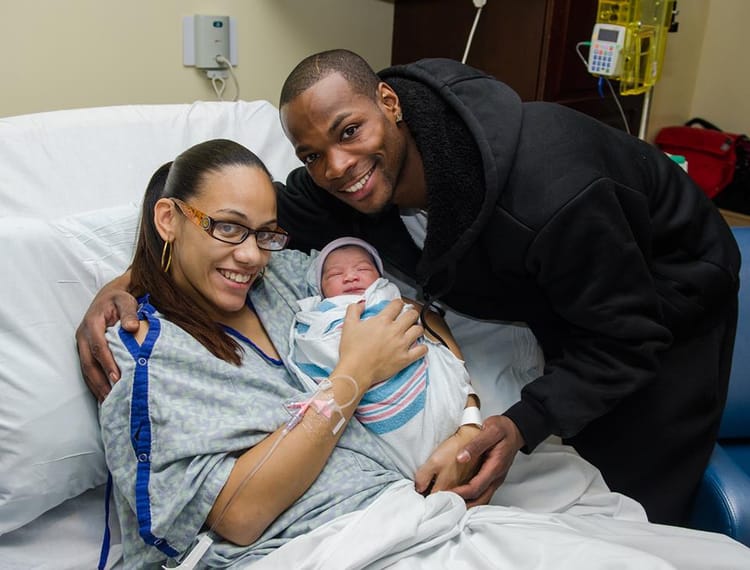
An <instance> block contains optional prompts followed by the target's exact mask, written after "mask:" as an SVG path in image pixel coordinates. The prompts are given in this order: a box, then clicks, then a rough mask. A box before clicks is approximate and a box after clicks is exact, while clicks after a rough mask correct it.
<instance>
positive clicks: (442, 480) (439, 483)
mask: <svg viewBox="0 0 750 570" xmlns="http://www.w3.org/2000/svg"><path fill="white" fill-rule="evenodd" d="M479 433H480V430H479V428H478V427H476V426H473V425H466V426H461V427H459V428H458V430H457V431H456V433H455V434H453V435H452V436H451V437H449V438H448V439H446V440H445V441H444V442H443V443H441V444H440V445H439V446H438V447H437V448H436V449H435V451H433V452H432V454H431V455H430V457H428V458H427V461H425V462H424V465H422V466H421V467H420V468H419V469H417V472H416V473H415V474H414V487H415V489H416V490H417V492H418V493H422V494H425V493H436V492H438V491H445V490H448V489H452V488H453V487H455V486H457V485H460V484H461V483H464V482H466V481H468V480H469V478H470V477H471V476H472V475H474V473H476V470H477V468H478V466H479V460H478V459H474V460H470V461H465V462H463V463H459V462H458V460H457V459H456V456H457V455H458V453H459V452H460V451H461V450H462V449H463V447H464V446H465V445H466V444H467V443H468V442H470V441H471V440H472V439H473V438H474V437H475V436H476V435H477V434H479Z"/></svg>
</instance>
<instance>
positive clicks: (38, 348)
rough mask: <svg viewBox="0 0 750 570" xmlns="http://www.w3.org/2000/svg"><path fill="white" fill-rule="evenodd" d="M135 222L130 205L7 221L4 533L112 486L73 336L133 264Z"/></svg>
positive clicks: (1, 326) (0, 426) (0, 454)
mask: <svg viewBox="0 0 750 570" xmlns="http://www.w3.org/2000/svg"><path fill="white" fill-rule="evenodd" d="M138 215H139V210H138V206H137V205H136V204H134V203H131V204H127V205H124V206H120V207H113V208H107V209H103V210H98V211H93V212H87V213H83V214H77V215H74V216H69V217H66V218H63V219H59V220H55V221H50V222H47V221H44V220H39V219H34V218H13V217H6V218H2V222H3V223H2V224H0V243H2V244H3V249H2V251H3V253H2V257H3V261H4V263H3V265H4V269H5V271H4V275H3V276H2V279H0V299H2V300H3V302H2V303H0V347H2V348H1V349H0V394H1V395H0V534H4V533H6V532H10V531H12V530H14V529H16V528H19V527H21V526H23V525H24V524H26V523H27V522H29V521H31V520H33V519H35V518H36V517H37V516H39V515H40V514H42V513H44V512H45V511H47V510H49V509H51V508H52V507H55V506H56V505H58V504H60V503H62V502H63V501H65V500H66V499H69V498H71V497H74V496H77V495H79V494H80V493H82V492H83V491H85V490H87V489H90V488H92V487H95V486H97V485H100V484H102V483H104V482H105V480H106V466H105V463H104V454H103V450H102V444H101V440H100V436H99V424H98V417H97V406H96V402H95V400H94V398H93V396H92V395H91V393H90V392H89V390H88V389H87V388H86V385H85V384H84V382H83V378H82V376H81V372H80V367H79V363H78V356H77V353H76V348H75V339H74V333H75V329H76V327H77V326H78V323H79V322H80V320H81V317H82V316H83V313H84V312H85V310H86V308H87V307H88V306H89V303H90V302H91V299H92V298H93V296H94V295H95V294H96V292H97V291H98V290H99V289H100V288H101V287H102V285H104V284H105V283H106V282H107V281H109V280H111V279H112V278H113V277H115V276H116V275H119V274H120V273H122V272H123V271H124V270H125V268H126V267H127V266H128V265H129V263H130V260H131V258H132V252H133V247H134V243H135V233H136V229H137V224H138Z"/></svg>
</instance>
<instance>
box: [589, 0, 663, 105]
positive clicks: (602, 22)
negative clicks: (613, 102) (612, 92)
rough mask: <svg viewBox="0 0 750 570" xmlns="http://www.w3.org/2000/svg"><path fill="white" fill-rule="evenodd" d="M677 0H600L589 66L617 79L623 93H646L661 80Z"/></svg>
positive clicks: (596, 73) (606, 76)
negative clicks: (668, 35)
mask: <svg viewBox="0 0 750 570" xmlns="http://www.w3.org/2000/svg"><path fill="white" fill-rule="evenodd" d="M676 4H677V2H676V0H599V5H598V7H597V14H596V23H595V25H594V30H593V32H592V34H591V49H590V51H589V60H588V70H589V72H590V73H592V74H593V75H597V76H600V77H604V78H607V79H615V80H617V81H619V83H620V94H621V95H638V94H640V93H645V92H646V91H648V90H649V89H651V87H653V85H654V84H655V83H656V82H657V81H658V79H659V77H660V75H661V68H662V64H663V62H664V49H665V47H666V44H667V33H668V32H670V31H675V30H676V25H677V24H676V23H675V21H674V18H675V15H676Z"/></svg>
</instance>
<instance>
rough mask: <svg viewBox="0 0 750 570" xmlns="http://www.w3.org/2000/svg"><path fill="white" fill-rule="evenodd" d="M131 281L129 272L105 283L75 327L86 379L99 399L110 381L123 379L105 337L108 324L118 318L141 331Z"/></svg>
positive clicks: (108, 387)
mask: <svg viewBox="0 0 750 570" xmlns="http://www.w3.org/2000/svg"><path fill="white" fill-rule="evenodd" d="M125 277H127V279H126V280H125ZM129 281H130V274H129V273H126V274H125V275H123V276H121V277H118V278H117V279H115V280H114V281H111V282H110V283H108V284H107V285H105V286H104V288H102V290H101V291H99V293H97V295H96V297H94V300H93V301H92V302H91V305H90V306H89V308H88V310H87V311H86V314H85V315H84V316H83V320H82V321H81V324H80V325H79V326H78V329H76V344H77V347H78V358H79V360H80V361H81V372H82V373H83V379H84V380H85V382H86V385H87V386H88V387H89V390H91V392H92V393H93V394H94V396H95V397H96V399H97V400H98V401H100V402H103V401H104V398H106V397H107V394H109V391H110V389H111V386H110V380H111V381H112V382H117V381H118V380H119V379H120V370H119V368H118V367H117V364H116V363H115V359H114V357H113V356H112V352H111V351H110V350H109V345H108V344H107V339H106V338H105V336H104V333H105V331H106V330H107V327H109V326H112V325H114V324H115V323H116V322H117V321H118V320H119V321H121V323H120V324H121V325H122V328H123V329H125V330H126V331H128V332H131V333H135V332H137V331H138V326H139V322H138V316H137V310H138V303H137V302H136V300H135V298H134V297H133V296H132V295H130V294H129V293H128V292H127V291H125V290H124V289H125V287H127V285H128V282H129Z"/></svg>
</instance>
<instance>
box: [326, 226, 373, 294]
mask: <svg viewBox="0 0 750 570" xmlns="http://www.w3.org/2000/svg"><path fill="white" fill-rule="evenodd" d="M346 245H356V246H359V247H361V248H362V249H364V250H365V251H366V252H367V253H369V254H370V255H371V256H372V259H373V261H374V262H375V267H377V269H378V273H380V275H381V277H382V275H383V261H382V260H381V259H380V255H378V250H376V249H375V248H374V247H373V246H371V245H370V244H369V243H367V242H366V241H365V240H361V239H359V238H355V237H342V238H339V239H335V240H333V241H332V242H329V243H328V244H326V246H325V247H324V248H323V249H322V250H320V253H319V254H318V257H317V258H316V259H315V262H314V268H315V286H316V287H317V288H318V291H320V290H321V289H320V280H321V278H322V277H323V264H324V263H325V261H326V257H328V256H329V255H330V254H331V252H333V251H335V250H337V249H339V248H340V247H344V246H346Z"/></svg>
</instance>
